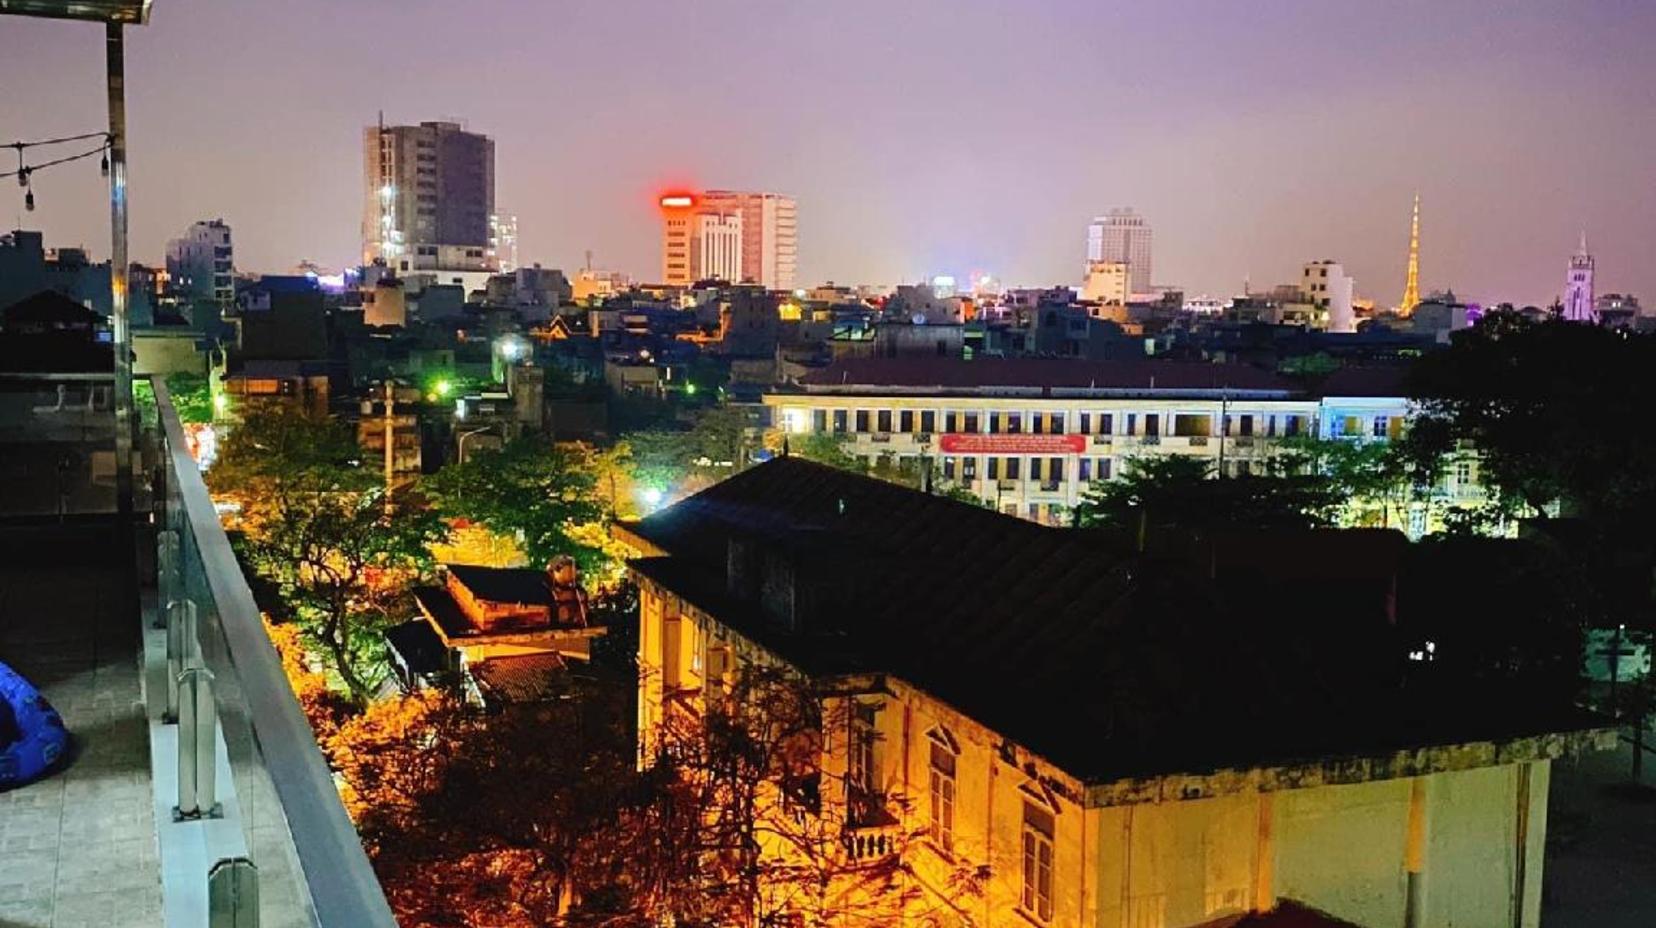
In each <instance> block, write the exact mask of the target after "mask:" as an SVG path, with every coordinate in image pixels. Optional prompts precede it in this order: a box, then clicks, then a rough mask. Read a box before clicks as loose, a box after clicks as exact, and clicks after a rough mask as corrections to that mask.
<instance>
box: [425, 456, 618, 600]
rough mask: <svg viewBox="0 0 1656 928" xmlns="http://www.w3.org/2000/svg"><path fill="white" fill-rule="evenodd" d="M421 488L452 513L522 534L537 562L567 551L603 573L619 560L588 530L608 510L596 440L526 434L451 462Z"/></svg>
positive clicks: (594, 571)
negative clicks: (559, 440)
mask: <svg viewBox="0 0 1656 928" xmlns="http://www.w3.org/2000/svg"><path fill="white" fill-rule="evenodd" d="M421 489H422V490H423V491H424V492H425V493H427V494H429V495H430V496H431V498H432V499H433V500H435V501H436V503H437V507H438V510H439V511H440V512H441V513H442V514H443V515H444V516H446V517H448V518H450V519H469V520H471V521H473V522H480V523H482V524H483V525H485V526H487V527H488V528H489V529H490V530H491V531H493V532H496V533H498V534H501V535H506V536H509V537H513V538H516V539H517V541H518V544H519V545H520V546H521V547H522V549H523V551H524V553H525V554H526V555H527V556H528V558H529V560H530V561H531V562H532V563H535V564H546V563H548V562H550V561H551V560H552V559H553V558H555V557H557V556H558V555H560V554H567V555H569V556H570V557H573V558H574V559H575V561H576V563H577V564H578V565H579V566H580V568H581V571H582V573H586V574H592V575H599V574H603V573H604V572H605V571H606V570H607V569H608V568H609V567H610V566H611V562H610V558H609V556H608V555H606V554H605V553H604V551H603V550H602V549H601V547H600V546H598V545H597V544H596V543H595V540H594V538H593V537H592V536H591V535H590V534H585V535H584V534H582V532H581V530H580V529H581V527H582V526H587V525H593V524H597V523H601V522H602V520H603V518H604V514H605V510H606V505H605V497H604V496H603V494H602V492H601V491H600V488H599V487H598V476H597V466H596V461H595V453H594V452H593V451H592V449H590V448H587V447H585V446H582V445H572V444H554V443H552V442H550V441H547V440H544V439H542V438H538V437H529V438H520V439H517V440H516V441H513V442H509V443H508V444H506V446H505V447H503V448H500V449H497V450H496V449H491V450H486V451H478V452H476V453H474V454H471V455H469V456H467V458H466V460H465V461H464V462H463V463H456V464H450V465H448V466H446V467H444V468H443V469H442V470H440V471H438V472H437V473H435V474H432V475H431V476H430V477H427V478H426V479H425V480H424V481H423V482H422V486H421Z"/></svg>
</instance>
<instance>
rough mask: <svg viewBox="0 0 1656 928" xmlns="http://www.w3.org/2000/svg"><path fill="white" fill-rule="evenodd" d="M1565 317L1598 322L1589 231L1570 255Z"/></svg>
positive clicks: (1565, 282)
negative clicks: (1588, 243) (1588, 249)
mask: <svg viewBox="0 0 1656 928" xmlns="http://www.w3.org/2000/svg"><path fill="white" fill-rule="evenodd" d="M1564 318H1565V319H1567V320H1569V321H1570V322H1597V321H1598V306H1597V305H1595V304H1594V302H1593V256H1592V255H1590V254H1588V253H1587V233H1586V232H1583V233H1581V246H1580V247H1579V248H1577V249H1576V253H1575V254H1573V255H1571V256H1570V269H1569V272H1568V273H1567V274H1566V276H1565V278H1564Z"/></svg>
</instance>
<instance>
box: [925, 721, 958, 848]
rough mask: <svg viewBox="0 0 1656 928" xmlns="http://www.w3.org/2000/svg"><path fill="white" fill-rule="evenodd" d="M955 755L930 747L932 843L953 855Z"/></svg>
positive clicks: (936, 746) (942, 749) (940, 746)
mask: <svg viewBox="0 0 1656 928" xmlns="http://www.w3.org/2000/svg"><path fill="white" fill-rule="evenodd" d="M954 812H955V755H954V752H952V751H950V750H949V749H948V748H947V747H944V746H943V745H941V744H937V743H935V742H933V743H932V745H931V828H930V834H931V839H932V843H934V844H936V845H937V849H938V850H940V851H942V852H944V853H945V854H953V853H954Z"/></svg>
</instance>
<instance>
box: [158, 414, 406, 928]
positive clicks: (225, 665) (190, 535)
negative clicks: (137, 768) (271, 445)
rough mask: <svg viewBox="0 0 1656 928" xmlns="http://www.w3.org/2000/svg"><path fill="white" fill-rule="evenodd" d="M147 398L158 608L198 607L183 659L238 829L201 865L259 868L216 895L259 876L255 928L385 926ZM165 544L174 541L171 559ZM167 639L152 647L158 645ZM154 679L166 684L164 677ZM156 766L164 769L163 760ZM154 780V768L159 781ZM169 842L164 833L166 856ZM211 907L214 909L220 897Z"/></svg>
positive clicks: (233, 574) (247, 602) (244, 589)
mask: <svg viewBox="0 0 1656 928" xmlns="http://www.w3.org/2000/svg"><path fill="white" fill-rule="evenodd" d="M154 395H155V404H154V406H155V416H154V418H153V419H152V420H150V424H151V426H152V428H153V429H154V432H153V435H154V444H155V446H156V447H158V449H159V451H160V453H161V455H162V456H163V458H164V462H165V466H164V467H163V468H162V469H161V472H160V474H159V480H160V484H161V491H162V492H161V493H160V494H158V495H159V496H160V497H161V499H162V501H163V502H162V505H159V506H157V507H156V512H157V518H156V526H157V529H158V533H159V538H160V545H161V548H162V550H163V551H168V553H167V554H166V555H165V556H163V557H162V558H161V560H162V566H163V570H162V571H161V577H160V578H159V580H158V585H159V587H160V590H159V596H158V601H159V602H158V608H159V609H160V610H161V612H160V614H162V615H165V610H166V604H167V603H168V602H169V601H176V602H180V603H182V602H188V603H191V604H193V609H190V608H189V607H174V609H175V610H182V609H189V611H193V613H194V623H193V624H194V636H193V637H194V639H195V642H196V646H197V647H198V650H196V651H194V652H190V653H188V654H187V655H186V660H185V663H186V664H187V663H188V662H189V661H188V659H189V658H194V659H196V660H198V661H199V663H200V664H201V665H202V666H204V667H205V668H206V669H207V670H208V671H210V672H211V674H212V677H211V682H210V686H211V692H212V704H213V707H214V708H215V709H216V713H217V722H218V726H217V731H216V732H215V733H214V735H213V737H214V738H215V739H221V740H220V742H219V743H220V745H221V746H220V747H219V748H218V752H219V753H220V755H221V756H222V761H221V762H220V763H218V764H217V767H218V769H220V770H224V771H226V773H227V775H225V776H222V777H220V778H219V781H218V782H216V783H213V782H209V784H208V785H209V786H211V787H213V788H214V789H215V790H216V795H215V797H214V798H215V799H216V801H218V802H219V803H220V804H221V806H222V818H221V820H220V821H222V822H224V823H226V824H230V823H233V824H234V826H235V827H234V828H233V829H226V828H220V829H218V830H216V831H212V830H207V831H204V832H203V837H204V840H206V841H207V842H208V843H209V846H208V847H207V848H206V852H205V856H206V858H208V859H206V860H205V861H204V866H206V867H211V866H213V865H214V864H215V863H216V862H217V861H219V860H221V859H229V858H237V857H245V858H246V859H247V860H249V861H251V863H252V865H253V866H252V870H246V869H245V868H243V869H242V870H238V869H236V868H229V867H226V868H221V869H220V870H219V871H218V872H217V873H216V875H215V876H214V882H213V890H212V891H213V892H214V893H215V894H220V893H228V894H230V895H232V896H234V895H235V894H236V893H237V892H243V893H245V888H246V886H247V885H249V881H250V880H251V881H255V882H256V886H257V898H258V909H259V922H258V924H260V925H261V926H263V928H273V926H276V928H285V926H308V925H314V926H320V928H345V926H350V928H357V926H363V928H374V926H393V925H395V921H394V919H393V918H392V914H391V910H390V907H389V906H388V905H387V904H386V901H385V896H384V893H383V891H382V890H381V888H380V885H379V882H378V880H377V878H376V877H375V875H374V872H373V869H372V867H371V866H370V864H369V862H368V858H367V855H366V854H365V853H364V851H363V849H362V845H361V842H360V841H359V840H358V837H357V834H356V830H355V829H354V828H353V826H352V825H351V821H350V819H349V818H348V817H347V815H346V813H345V809H344V807H343V806H342V805H341V803H340V800H339V794H338V792H337V790H336V788H335V786H334V782H333V778H332V776H331V773H330V771H329V769H328V766H327V764H326V762H325V761H324V759H323V756H322V753H321V750H320V749H319V748H318V746H317V744H316V740H315V735H314V734H313V732H312V731H311V728H310V725H309V723H308V722H307V721H306V719H305V716H304V713H303V712H302V710H301V709H300V707H299V704H298V701H297V700H296V699H295V697H294V695H293V692H292V690H291V689H290V687H289V684H288V682H287V678H286V676H285V675H284V674H283V672H282V667H281V662H280V660H279V658H278V657H277V654H276V651H275V649H274V647H273V646H272V645H271V643H270V640H269V638H268V636H267V635H266V633H265V629H264V625H263V623H262V621H261V618H260V614H259V609H258V606H257V605H256V604H255V602H254V599H253V594H252V591H251V590H250V589H249V587H248V584H247V580H246V578H245V577H244V576H243V574H242V572H241V568H240V565H239V564H238V563H237V559H236V556H235V553H234V552H233V551H232V549H231V547H230V543H229V540H228V539H227V538H226V536H225V533H224V530H223V528H222V527H221V526H220V524H219V519H218V514H217V512H216V511H215V510H214V508H213V503H212V500H211V499H210V498H209V497H208V494H207V488H206V486H205V484H204V483H203V481H202V478H201V473H200V471H199V470H198V469H197V467H196V464H195V461H194V459H193V458H192V457H191V456H190V453H189V451H188V448H187V445H186V438H185V433H184V430H183V426H182V425H181V424H180V422H179V419H178V416H177V415H176V413H175V411H174V410H173V407H172V404H171V401H170V399H169V397H168V395H167V391H166V388H165V386H164V385H162V384H160V383H157V384H156V385H155V386H154ZM170 546H176V547H175V549H173V550H175V551H176V553H172V551H169V547H170ZM180 621H181V620H180ZM175 624H179V623H178V622H175ZM182 624H183V625H185V626H186V627H187V626H188V624H189V623H187V622H183V623H182ZM152 634H153V633H152ZM162 635H163V638H162V643H161V645H160V646H161V647H162V648H166V647H167V645H166V643H165V633H162ZM176 666H177V665H175V668H176ZM161 680H162V682H163V685H164V684H165V680H166V677H164V676H163V677H162V678H161ZM178 701H179V705H180V706H181V707H182V708H183V712H182V713H181V723H180V724H179V725H178V726H176V727H177V728H179V729H180V731H179V738H180V739H187V738H189V737H190V734H191V733H190V731H189V730H188V728H187V726H185V725H184V724H183V722H186V721H189V719H188V718H187V717H185V716H187V715H188V712H189V694H188V693H187V692H185V693H181V694H180V695H179V697H178ZM186 743H187V742H186ZM204 743H205V742H204ZM158 753H159V752H158ZM186 753H187V752H186ZM156 762H157V765H158V767H159V765H160V764H161V763H162V762H163V759H162V758H159V757H158V758H157V761H156ZM176 776H177V777H178V778H179V780H180V782H188V781H191V779H192V777H196V776H198V774H197V773H196V772H195V770H194V769H192V767H191V764H190V763H189V759H188V757H186V758H185V761H184V763H183V764H182V766H180V767H179V768H178V770H177V771H176ZM162 779H163V777H162V775H161V771H160V770H159V769H158V770H157V780H158V782H159V781H161V780H162ZM158 828H159V829H163V830H164V829H165V828H166V825H164V824H162V825H158ZM166 844H167V842H166V841H165V840H163V841H162V846H163V854H165V852H166ZM244 871H245V872H244ZM221 884H222V885H221ZM211 902H212V904H214V905H217V904H218V896H217V895H215V896H214V898H213V899H212V900H211Z"/></svg>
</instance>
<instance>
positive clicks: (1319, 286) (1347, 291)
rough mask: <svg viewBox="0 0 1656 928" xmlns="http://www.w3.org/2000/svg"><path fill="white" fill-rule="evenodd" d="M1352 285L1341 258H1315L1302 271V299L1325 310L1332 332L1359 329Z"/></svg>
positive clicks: (1324, 313) (1328, 325)
mask: <svg viewBox="0 0 1656 928" xmlns="http://www.w3.org/2000/svg"><path fill="white" fill-rule="evenodd" d="M1352 287H1353V282H1352V279H1351V278H1350V277H1349V276H1347V275H1346V272H1345V267H1344V266H1343V265H1341V264H1340V263H1339V262H1337V261H1312V262H1310V263H1309V264H1307V265H1305V269H1304V271H1303V272H1302V273H1301V274H1300V296H1301V298H1303V299H1304V300H1305V302H1307V303H1310V304H1311V305H1312V306H1315V307H1316V308H1317V309H1318V310H1319V311H1321V312H1322V313H1323V315H1324V318H1325V319H1326V320H1327V323H1326V327H1327V329H1328V331H1330V332H1355V331H1357V317H1356V314H1355V312H1354V310H1353V308H1352Z"/></svg>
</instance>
